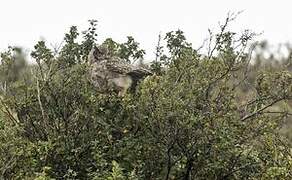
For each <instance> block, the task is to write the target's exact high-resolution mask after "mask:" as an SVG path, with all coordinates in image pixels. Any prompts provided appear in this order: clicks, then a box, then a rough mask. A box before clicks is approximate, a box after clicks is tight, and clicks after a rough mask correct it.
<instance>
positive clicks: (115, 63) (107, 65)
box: [88, 46, 152, 96]
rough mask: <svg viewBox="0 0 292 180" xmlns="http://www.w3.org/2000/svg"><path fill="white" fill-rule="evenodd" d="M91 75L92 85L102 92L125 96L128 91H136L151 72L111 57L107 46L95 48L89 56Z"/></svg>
mask: <svg viewBox="0 0 292 180" xmlns="http://www.w3.org/2000/svg"><path fill="white" fill-rule="evenodd" d="M88 63H89V74H90V80H91V82H92V84H93V85H94V86H95V87H96V88H97V89H98V91H100V92H107V91H108V90H115V91H117V92H118V96H124V94H125V93H126V92H127V90H129V89H130V90H134V89H135V87H136V86H137V84H138V83H139V82H140V81H141V80H143V79H144V78H145V77H146V76H149V75H151V74H152V73H151V71H149V70H147V69H145V68H142V67H138V66H135V65H132V64H130V63H128V62H126V61H125V60H123V59H121V58H118V57H116V56H111V55H109V53H108V50H107V47H105V46H98V47H97V46H94V47H93V48H92V49H91V51H90V53H89V55H88Z"/></svg>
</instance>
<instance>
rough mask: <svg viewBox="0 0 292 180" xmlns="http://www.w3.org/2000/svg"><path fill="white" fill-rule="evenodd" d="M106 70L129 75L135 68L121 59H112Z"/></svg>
mask: <svg viewBox="0 0 292 180" xmlns="http://www.w3.org/2000/svg"><path fill="white" fill-rule="evenodd" d="M106 68H107V70H109V71H111V72H115V73H118V74H127V73H128V72H131V71H132V69H133V66H132V65H131V64H128V63H126V62H124V61H123V60H121V59H112V60H109V61H107V64H106Z"/></svg>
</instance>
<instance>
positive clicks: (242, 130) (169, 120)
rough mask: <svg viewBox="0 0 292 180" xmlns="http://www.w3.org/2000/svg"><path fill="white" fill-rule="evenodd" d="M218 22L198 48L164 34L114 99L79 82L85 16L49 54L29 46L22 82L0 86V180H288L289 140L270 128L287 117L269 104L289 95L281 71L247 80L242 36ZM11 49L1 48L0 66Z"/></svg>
mask: <svg viewBox="0 0 292 180" xmlns="http://www.w3.org/2000/svg"><path fill="white" fill-rule="evenodd" d="M230 19H232V18H231V17H229V18H227V20H226V23H225V25H223V26H221V31H220V32H219V33H218V34H217V35H215V36H212V37H213V38H210V39H211V40H214V41H212V42H213V43H214V44H213V46H210V49H209V51H208V52H209V53H208V54H207V55H203V54H201V53H199V52H198V51H197V50H195V49H193V48H192V47H191V44H190V43H188V42H187V41H186V38H185V37H184V35H183V32H182V31H180V30H178V31H172V32H169V33H167V35H166V36H165V39H164V40H165V42H166V48H167V50H168V51H166V50H165V48H164V47H157V49H158V50H159V51H160V52H159V53H157V55H158V57H157V58H156V61H155V62H153V64H154V65H155V66H151V67H155V68H153V70H154V71H155V72H156V74H154V75H153V76H151V77H147V78H146V79H145V80H144V81H142V82H141V84H140V85H139V87H138V88H137V90H136V92H135V93H132V94H131V93H128V94H126V95H125V96H124V97H118V96H117V95H116V94H115V93H114V92H113V93H108V94H100V93H98V92H97V91H96V90H95V88H94V87H93V85H92V84H91V83H90V81H89V78H88V75H87V68H88V67H87V63H86V62H87V54H88V52H89V50H90V49H91V47H92V45H93V44H94V43H95V41H96V33H95V29H96V28H95V26H96V22H95V21H90V28H89V29H88V31H85V32H83V40H82V41H81V42H78V41H77V40H76V39H77V38H78V37H79V33H78V30H77V28H76V27H72V28H71V29H70V31H69V33H67V34H66V35H65V42H66V43H65V44H64V46H63V47H62V49H61V50H60V52H59V53H57V54H56V55H54V54H53V53H52V51H51V50H50V49H48V48H47V47H46V45H45V42H43V41H41V42H38V43H37V45H36V46H35V50H34V51H33V52H32V54H31V55H32V57H33V58H34V59H35V60H36V64H34V65H29V67H27V69H29V71H26V73H27V74H28V75H27V76H28V77H29V78H28V79H29V80H24V79H23V78H21V76H19V77H16V78H15V80H14V81H13V83H11V84H9V85H8V86H7V87H6V91H5V93H4V92H2V93H1V94H2V98H1V105H2V106H1V110H2V111H1V112H2V113H1V115H2V116H1V122H0V125H1V126H0V127H1V129H0V159H1V161H0V172H1V178H2V179H248V178H250V179H271V178H273V179H276V178H278V179H289V178H291V170H292V159H291V146H290V144H289V143H288V142H286V140H285V138H284V137H282V136H281V135H280V134H279V128H280V127H281V125H282V122H283V121H284V120H285V119H287V117H288V115H289V113H288V111H287V110H286V109H283V108H281V109H280V110H277V109H276V110H275V105H281V107H284V105H285V104H286V103H287V101H288V100H289V99H290V98H291V95H292V92H291V90H292V87H291V81H292V76H291V73H290V72H288V71H281V72H277V73H272V72H266V71H262V72H261V73H260V74H259V75H258V77H257V78H256V80H255V81H252V82H249V81H248V80H249V79H248V77H247V76H248V72H249V70H250V67H251V65H250V56H249V55H250V54H248V52H246V51H245V49H246V47H247V44H248V42H249V41H250V40H251V39H252V36H253V33H249V32H247V31H246V32H245V33H244V34H242V35H237V34H235V33H232V32H228V31H226V26H227V24H228V22H229V21H230ZM238 39H239V40H238ZM210 43H211V42H210ZM103 44H104V45H106V46H107V47H108V48H109V52H111V53H112V55H115V56H120V57H121V58H123V59H128V60H129V59H130V60H129V62H130V61H135V60H137V59H139V58H142V57H143V54H144V51H143V50H141V49H140V48H139V47H138V45H139V44H138V43H137V42H135V41H134V39H133V38H132V37H129V38H128V41H127V42H126V43H122V44H119V43H116V42H114V41H113V40H111V39H107V40H106V41H105V42H104V43H103ZM159 46H160V45H159ZM14 56H15V54H13V53H11V52H8V53H3V54H2V56H1V58H2V59H1V62H5V61H11V59H15V58H14ZM4 65H5V64H4V63H2V64H1V67H3V69H4V70H10V69H9V68H8V67H5V68H4ZM9 82H11V80H9ZM16 84H18V85H16ZM246 86H249V87H252V88H251V90H250V92H249V93H248V96H247V97H244V98H243V95H242V93H240V92H241V89H242V88H243V87H245V88H246Z"/></svg>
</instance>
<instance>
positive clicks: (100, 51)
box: [88, 45, 108, 64]
mask: <svg viewBox="0 0 292 180" xmlns="http://www.w3.org/2000/svg"><path fill="white" fill-rule="evenodd" d="M107 58H108V49H107V47H106V46H104V45H100V46H95V45H94V46H93V47H92V49H91V51H90V53H89V55H88V62H89V63H90V64H91V63H93V62H100V61H103V60H106V59H107Z"/></svg>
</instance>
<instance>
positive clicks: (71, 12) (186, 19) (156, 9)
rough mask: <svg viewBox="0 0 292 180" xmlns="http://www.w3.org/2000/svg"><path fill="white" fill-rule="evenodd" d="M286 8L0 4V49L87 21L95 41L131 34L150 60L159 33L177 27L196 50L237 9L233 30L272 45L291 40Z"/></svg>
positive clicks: (108, 0) (262, 3)
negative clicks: (93, 27) (93, 29)
mask: <svg viewBox="0 0 292 180" xmlns="http://www.w3.org/2000/svg"><path fill="white" fill-rule="evenodd" d="M291 7H292V1H291V0H278V1H274V0H270V1H267V0H203V1H196V0H120V1H118V0H115V1H114V0H104V1H101V0H0V8H1V9H0V32H1V33H0V50H3V49H5V48H6V47H7V46H8V45H18V46H22V47H25V48H27V49H32V48H33V45H34V44H35V43H36V42H37V41H38V40H40V38H41V37H44V38H45V39H46V41H47V42H48V43H52V44H56V43H60V42H61V41H62V38H63V35H64V33H65V32H66V31H68V29H69V27H70V26H71V25H77V26H78V27H79V29H80V30H84V29H85V28H87V20H88V19H97V20H98V21H99V23H98V24H99V25H98V34H99V37H98V39H99V42H101V41H102V40H104V39H105V38H106V37H112V38H113V39H114V40H116V41H120V42H122V41H124V40H125V39H126V36H128V35H132V36H133V37H134V38H135V39H136V40H137V41H138V42H140V44H141V47H142V48H144V49H146V53H147V57H148V58H151V57H153V52H154V47H155V45H156V42H157V37H158V34H159V32H162V33H165V32H168V31H171V30H176V29H178V28H180V29H181V30H183V31H184V32H185V34H186V36H187V38H188V39H189V40H190V41H191V42H192V43H193V44H194V46H195V47H196V46H199V45H200V44H201V43H202V42H203V40H204V39H205V38H206V37H207V35H208V33H207V29H208V28H211V29H216V27H218V21H223V20H224V18H225V17H226V15H227V13H228V12H229V11H231V12H236V11H240V10H244V12H243V13H242V14H241V15H240V16H239V18H238V19H237V20H236V22H234V23H233V25H232V27H231V28H232V29H233V30H234V31H236V32H240V31H241V30H244V29H252V30H254V31H255V32H264V33H263V35H262V36H261V39H267V40H269V41H270V42H271V43H274V44H276V43H284V42H287V41H290V42H292V23H291V18H292V11H291Z"/></svg>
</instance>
